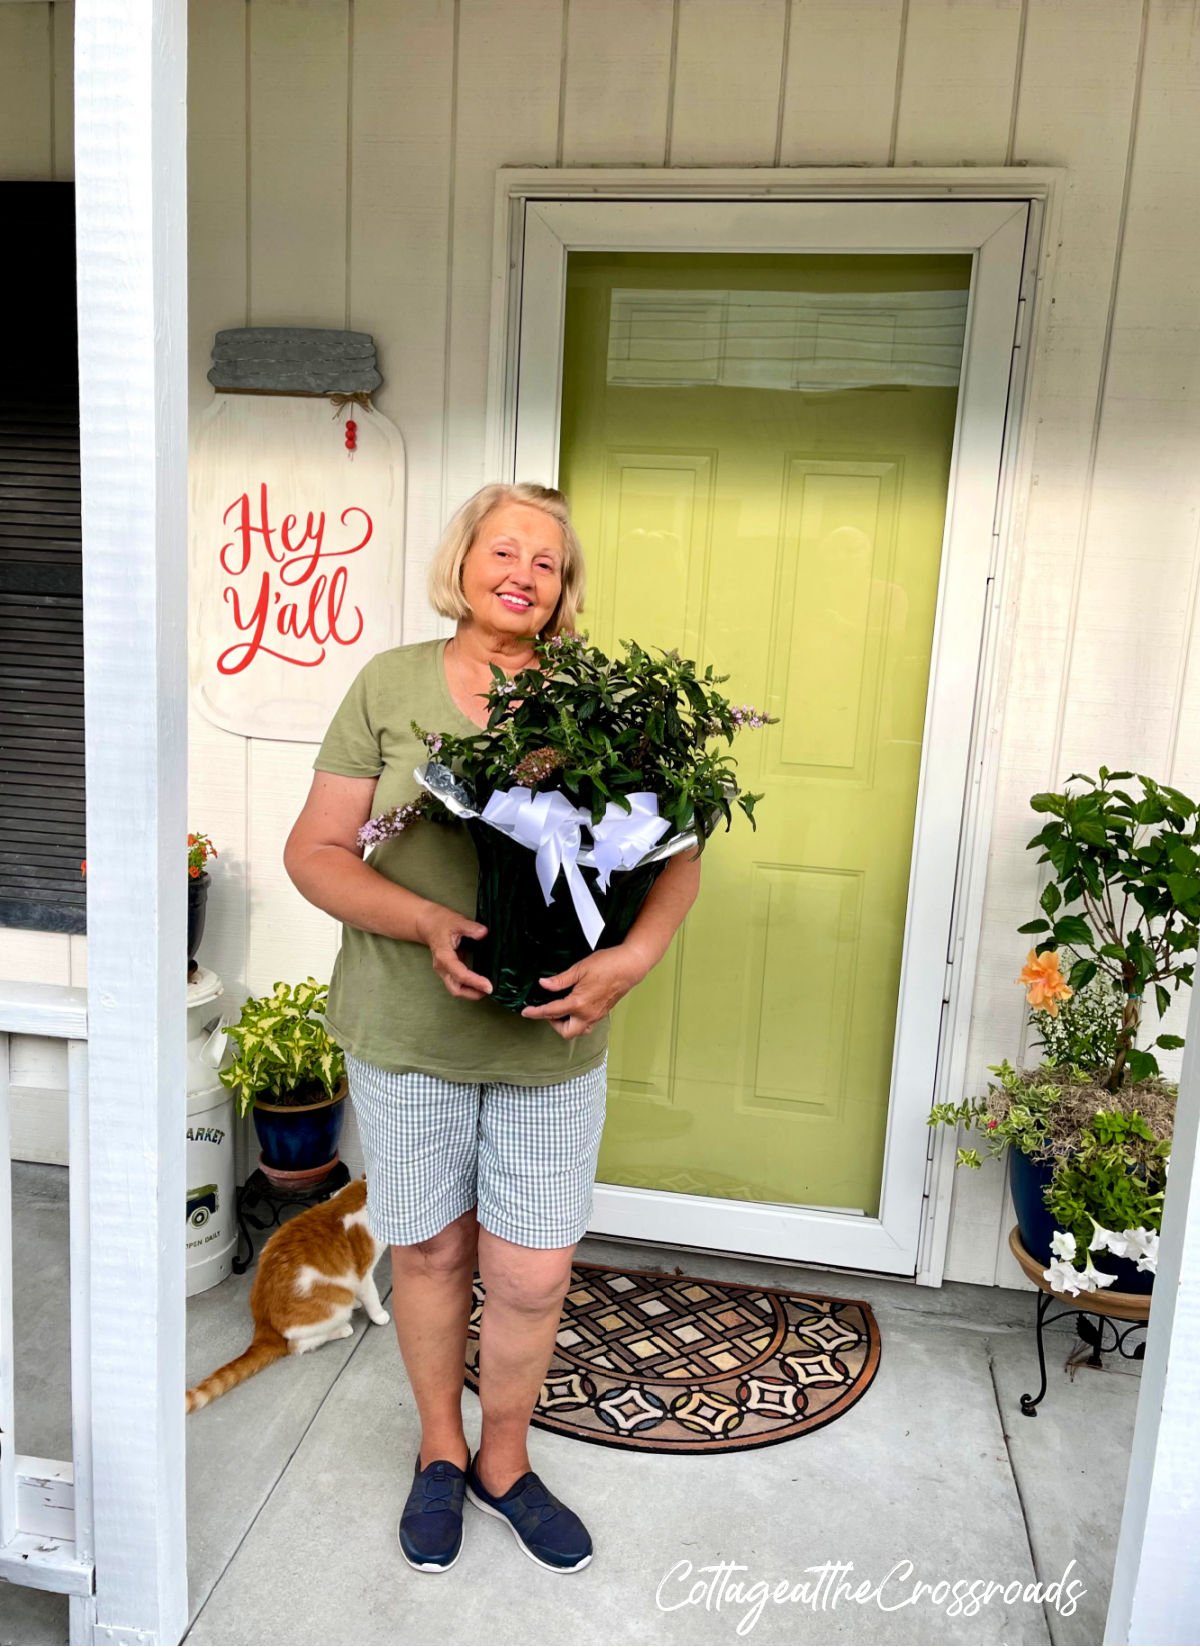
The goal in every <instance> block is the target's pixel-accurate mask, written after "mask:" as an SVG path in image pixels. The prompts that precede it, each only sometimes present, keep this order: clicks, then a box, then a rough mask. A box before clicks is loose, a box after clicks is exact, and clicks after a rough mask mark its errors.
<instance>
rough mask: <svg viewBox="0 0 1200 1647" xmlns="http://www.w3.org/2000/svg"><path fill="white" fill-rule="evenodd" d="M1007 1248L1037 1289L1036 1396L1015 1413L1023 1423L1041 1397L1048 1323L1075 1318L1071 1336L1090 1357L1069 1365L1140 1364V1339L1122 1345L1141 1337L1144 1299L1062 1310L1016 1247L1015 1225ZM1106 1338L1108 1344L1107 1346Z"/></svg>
mask: <svg viewBox="0 0 1200 1647" xmlns="http://www.w3.org/2000/svg"><path fill="white" fill-rule="evenodd" d="M1008 1244H1009V1246H1010V1248H1011V1249H1012V1252H1013V1256H1014V1257H1015V1258H1016V1260H1017V1262H1018V1263H1019V1264H1020V1266H1021V1268H1022V1269H1023V1270H1024V1271H1025V1274H1026V1275H1027V1276H1028V1277H1029V1279H1030V1280H1031V1281H1032V1282H1033V1284H1034V1285H1035V1286H1036V1287H1037V1288H1038V1292H1039V1296H1038V1301H1037V1353H1038V1374H1039V1377H1040V1379H1041V1382H1040V1383H1039V1385H1038V1391H1037V1394H1036V1395H1023V1396H1022V1397H1021V1411H1022V1413H1024V1415H1025V1417H1026V1418H1036V1417H1037V1410H1038V1406H1039V1404H1040V1402H1041V1400H1042V1398H1043V1396H1044V1395H1045V1393H1046V1382H1047V1379H1046V1345H1045V1342H1044V1339H1043V1336H1042V1335H1043V1332H1044V1329H1045V1328H1046V1327H1047V1326H1049V1325H1050V1324H1051V1323H1052V1322H1055V1321H1062V1320H1063V1319H1064V1318H1065V1317H1067V1316H1071V1315H1073V1316H1074V1317H1075V1331H1076V1334H1077V1335H1078V1337H1079V1338H1080V1339H1082V1341H1083V1343H1085V1344H1086V1345H1088V1347H1089V1350H1090V1354H1089V1355H1088V1356H1087V1358H1086V1360H1084V1359H1083V1358H1082V1357H1080V1356H1079V1354H1078V1352H1076V1353H1075V1354H1074V1355H1073V1356H1072V1357H1071V1358H1070V1360H1071V1364H1072V1365H1075V1366H1078V1365H1083V1366H1088V1367H1101V1366H1103V1365H1104V1363H1103V1361H1102V1360H1101V1356H1104V1355H1109V1354H1111V1353H1112V1352H1113V1351H1114V1350H1116V1351H1117V1352H1118V1353H1119V1354H1121V1355H1123V1356H1124V1357H1125V1359H1126V1360H1127V1361H1140V1360H1141V1359H1142V1357H1143V1356H1144V1355H1145V1353H1146V1343H1145V1339H1144V1338H1142V1339H1139V1340H1138V1341H1137V1342H1136V1343H1135V1344H1134V1345H1133V1347H1132V1349H1126V1348H1125V1342H1126V1340H1127V1339H1128V1338H1129V1337H1130V1336H1131V1335H1132V1334H1133V1333H1144V1332H1145V1330H1146V1325H1147V1322H1148V1320H1149V1317H1150V1300H1151V1294H1150V1293H1111V1292H1110V1293H1101V1294H1099V1295H1098V1296H1097V1298H1096V1301H1095V1303H1094V1304H1093V1306H1092V1307H1091V1308H1090V1309H1088V1308H1082V1307H1080V1306H1079V1305H1077V1304H1075V1305H1072V1304H1068V1303H1067V1302H1066V1299H1065V1298H1064V1296H1063V1294H1062V1293H1058V1292H1053V1291H1052V1290H1051V1288H1050V1286H1049V1283H1048V1282H1047V1281H1046V1278H1045V1276H1044V1275H1043V1274H1042V1269H1043V1267H1044V1266H1042V1265H1041V1264H1039V1263H1038V1262H1037V1260H1036V1259H1034V1258H1031V1257H1030V1255H1029V1253H1028V1252H1027V1251H1026V1250H1025V1247H1024V1245H1023V1244H1022V1241H1021V1236H1020V1232H1019V1230H1018V1229H1017V1227H1016V1225H1014V1226H1013V1228H1012V1229H1011V1230H1010V1232H1009V1237H1008ZM1055 1304H1061V1305H1063V1306H1064V1307H1063V1308H1062V1309H1060V1310H1059V1311H1058V1312H1057V1313H1056V1314H1055V1315H1051V1314H1050V1313H1049V1312H1050V1310H1051V1308H1052V1307H1053V1306H1054V1305H1055ZM1110 1334H1111V1336H1112V1342H1111V1343H1109V1342H1108V1337H1109V1335H1110Z"/></svg>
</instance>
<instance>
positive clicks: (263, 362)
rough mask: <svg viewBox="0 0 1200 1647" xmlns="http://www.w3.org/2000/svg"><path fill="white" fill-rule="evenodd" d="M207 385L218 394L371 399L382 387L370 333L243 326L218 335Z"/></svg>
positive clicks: (319, 328) (290, 327) (317, 328)
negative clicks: (243, 392) (362, 396)
mask: <svg viewBox="0 0 1200 1647" xmlns="http://www.w3.org/2000/svg"><path fill="white" fill-rule="evenodd" d="M212 358H213V363H212V366H211V367H210V368H209V373H208V381H209V382H210V383H211V384H212V386H213V388H214V389H244V390H258V391H259V392H260V393H265V394H271V393H274V394H283V395H286V394H295V395H351V394H364V393H366V394H369V393H370V392H371V391H372V390H373V389H378V387H379V385H380V384H381V383H382V382H383V379H382V377H381V376H380V375H379V370H378V368H377V366H376V364H375V339H374V338H373V337H372V336H371V334H370V332H343V331H335V330H333V329H332V328H326V327H317V326H238V327H234V328H232V329H231V330H229V331H224V332H218V333H217V335H216V338H215V340H214V342H213V352H212Z"/></svg>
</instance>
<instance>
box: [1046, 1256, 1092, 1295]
mask: <svg viewBox="0 0 1200 1647" xmlns="http://www.w3.org/2000/svg"><path fill="white" fill-rule="evenodd" d="M1042 1275H1043V1277H1044V1278H1045V1279H1046V1280H1047V1281H1049V1283H1050V1285H1051V1286H1052V1287H1053V1288H1054V1291H1055V1292H1069V1293H1070V1294H1071V1296H1072V1297H1074V1296H1075V1295H1076V1294H1077V1293H1078V1292H1079V1291H1080V1290H1081V1289H1082V1288H1083V1287H1084V1285H1085V1283H1084V1280H1083V1277H1082V1275H1081V1274H1080V1272H1079V1271H1078V1270H1077V1269H1076V1268H1075V1266H1074V1264H1069V1263H1067V1261H1066V1259H1065V1258H1055V1259H1052V1260H1051V1263H1050V1268H1049V1269H1048V1270H1043V1271H1042Z"/></svg>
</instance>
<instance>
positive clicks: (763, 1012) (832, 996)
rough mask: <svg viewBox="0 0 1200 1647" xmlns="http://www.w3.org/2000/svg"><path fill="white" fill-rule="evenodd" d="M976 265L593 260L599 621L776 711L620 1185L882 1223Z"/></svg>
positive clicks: (611, 1177) (575, 404)
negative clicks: (758, 794)
mask: <svg viewBox="0 0 1200 1647" xmlns="http://www.w3.org/2000/svg"><path fill="white" fill-rule="evenodd" d="M971 264H972V259H971V257H970V255H969V254H962V255H946V254H942V253H939V254H929V255H902V256H901V255H897V256H892V255H886V254H847V255H842V254H829V255H825V254H821V255H816V254H810V253H804V254H734V255H723V254H701V255H696V254H692V253H686V254H685V253H669V252H664V253H641V252H637V253H635V252H628V253H612V252H586V253H572V254H570V257H569V260H568V271H567V305H566V330H565V341H564V387H563V412H562V429H561V454H562V455H561V467H560V485H561V486H562V488H563V490H564V491H565V492H566V493H567V494H568V496H569V498H570V500H571V505H572V510H573V514H574V518H575V522H576V525H577V527H578V530H579V533H580V536H581V538H582V540H583V543H584V546H585V549H586V552H587V564H588V598H587V607H586V611H585V614H584V618H583V621H582V627H583V629H584V630H585V631H586V632H587V633H588V634H589V635H590V637H591V639H592V640H593V641H594V642H595V643H596V644H597V645H599V646H601V647H602V648H604V649H605V650H606V651H611V650H614V649H615V648H616V647H617V646H618V643H619V642H620V641H623V640H630V639H633V640H637V641H639V642H640V643H641V644H643V645H648V646H660V647H663V648H670V647H676V648H678V649H679V651H681V652H682V653H683V654H684V655H685V656H687V657H690V658H694V659H696V660H697V661H698V662H699V663H700V664H701V665H704V664H708V663H711V664H712V665H713V666H714V669H715V670H716V671H717V672H718V673H723V674H727V675H728V676H729V679H728V681H726V682H725V684H724V685H723V686H722V691H723V692H724V693H725V694H726V696H727V697H728V698H729V699H730V700H731V701H732V702H733V703H735V704H736V703H749V704H754V705H755V706H757V707H760V708H765V709H767V710H768V711H769V712H770V713H771V714H773V715H777V716H779V724H778V725H776V726H772V727H769V728H766V729H763V730H760V731H746V732H744V733H742V734H741V735H740V736H739V738H738V739H737V740H736V741H735V743H734V746H733V753H734V755H735V756H736V757H737V760H738V770H739V779H740V782H741V783H742V785H743V786H744V787H746V788H748V789H752V790H756V791H763V792H764V796H765V798H764V799H763V801H762V802H761V803H760V807H759V813H758V818H757V823H758V828H757V831H754V830H752V829H751V827H750V824H749V822H748V821H747V820H746V818H745V817H744V816H743V815H742V814H741V813H740V811H739V812H736V813H735V818H734V825H733V828H732V829H731V830H730V831H728V832H726V831H725V830H724V829H721V830H719V831H718V833H717V834H716V835H714V836H713V837H712V839H711V840H710V841H709V843H708V846H707V847H706V849H705V852H704V856H703V859H702V876H701V892H700V897H699V898H698V900H697V902H696V904H695V905H694V906H693V908H692V910H691V912H690V914H689V915H688V918H687V921H686V923H685V925H684V928H683V929H682V930H681V932H679V933H677V934H676V937H675V940H674V942H673V943H672V946H671V948H670V950H669V951H668V953H667V955H666V956H665V958H664V959H663V961H662V962H661V963H660V964H659V966H658V967H657V968H656V969H655V971H654V972H652V973H651V974H650V976H649V978H647V979H646V980H645V981H644V982H643V983H642V984H641V985H640V986H639V987H638V989H637V990H635V991H634V992H633V993H632V994H631V995H629V996H627V997H626V999H625V1000H624V1001H623V1002H622V1003H621V1004H620V1005H619V1006H618V1007H617V1008H616V1010H615V1012H614V1014H613V1020H612V1034H611V1041H610V1054H609V1099H608V1123H607V1126H606V1129H605V1134H604V1144H603V1148H602V1151H601V1155H600V1163H599V1169H598V1173H597V1176H598V1178H599V1179H600V1180H601V1181H602V1182H606V1183H612V1184H624V1185H632V1186H636V1187H640V1188H647V1189H654V1190H667V1191H674V1192H678V1193H684V1194H692V1195H701V1196H704V1195H707V1196H721V1197H730V1198H733V1199H743V1200H750V1201H766V1202H778V1203H783V1204H787V1205H792V1206H796V1205H802V1206H811V1207H828V1208H837V1209H840V1210H853V1211H861V1212H863V1213H864V1214H867V1215H871V1216H874V1215H877V1213H878V1210H879V1194H880V1184H881V1179H882V1162H883V1144H884V1126H885V1120H886V1115H887V1102H888V1089H889V1083H890V1076H891V1066H892V1046H893V1039H894V1034H895V1026H896V1014H897V998H898V990H899V979H900V959H901V949H902V943H903V936H904V915H905V905H906V901H907V894H908V880H909V865H910V860H911V856H912V836H913V824H914V818H915V813H916V798H917V779H918V773H919V768H920V760H921V744H922V736H923V729H924V719H925V697H926V691H927V687H928V679H929V659H930V646H931V639H932V633H933V620H934V610H935V605H936V599H937V589H938V575H939V566H940V557H941V545H942V533H943V527H944V523H945V507H946V493H947V485H948V480H949V473H950V460H951V449H952V445H953V437H954V426H955V415H956V409H957V402H958V382H959V368H960V362H961V357H962V344H963V335H964V326H965V318H966V306H967V295H968V289H969V286H970V279H971ZM718 747H720V748H722V749H723V748H725V747H726V746H725V745H724V743H723V741H721V740H718ZM947 872H948V873H949V872H951V866H947Z"/></svg>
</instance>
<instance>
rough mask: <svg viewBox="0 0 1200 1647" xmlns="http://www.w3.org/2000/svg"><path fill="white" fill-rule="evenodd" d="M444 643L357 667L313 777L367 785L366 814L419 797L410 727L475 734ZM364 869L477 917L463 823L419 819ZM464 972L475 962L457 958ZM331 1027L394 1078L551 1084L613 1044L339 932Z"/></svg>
mask: <svg viewBox="0 0 1200 1647" xmlns="http://www.w3.org/2000/svg"><path fill="white" fill-rule="evenodd" d="M445 645H446V642H445V640H444V639H437V640H431V641H418V642H417V643H416V644H415V645H412V646H396V647H393V648H392V649H391V650H390V651H388V652H380V653H378V654H377V655H376V656H375V657H373V658H372V659H371V661H370V662H369V663H367V664H366V665H364V667H363V668H362V670H361V671H360V672H359V674H358V677H357V679H356V680H355V681H354V683H353V685H352V686H351V688H350V690H349V691H348V692H347V694H346V696H345V698H344V699H343V701H342V703H341V705H340V707H339V708H338V711H337V713H336V714H335V715H334V717H333V720H332V721H331V722H330V726H329V730H328V732H327V733H326V734H325V740H324V742H323V743H322V745H321V748H320V752H319V753H318V755H317V758H316V760H315V761H314V762H313V767H314V769H315V770H317V771H320V772H334V773H338V774H340V775H341V776H343V777H347V778H374V777H376V776H377V777H378V778H379V782H378V784H377V785H376V787H375V798H374V800H373V802H372V804H371V815H372V817H374V816H376V815H377V814H379V813H380V812H387V811H389V810H390V809H391V808H392V807H394V806H403V805H404V804H405V803H406V802H408V801H413V800H415V799H416V798H417V796H418V795H420V794H421V792H422V791H421V788H420V785H419V784H418V783H417V781H416V779H415V778H414V777H413V769H414V768H415V767H418V766H422V765H424V763H425V762H426V761H427V760H428V759H429V752H428V750H427V749H426V748H425V746H424V745H423V744H422V743H420V742H419V740H418V739H417V737H416V734H415V733H414V732H413V730H412V727H411V725H410V724H409V723H410V722H411V721H414V720H415V721H416V722H417V724H418V726H421V727H423V728H424V730H425V731H426V732H444V733H449V734H452V735H454V736H456V737H461V736H464V735H465V734H468V733H471V732H475V733H478V731H479V727H478V726H476V725H475V723H474V722H473V721H471V720H469V719H468V717H467V716H466V715H464V714H463V712H462V710H461V709H460V708H459V707H458V705H457V704H456V703H455V701H454V699H453V698H452V697H451V695H450V686H449V683H448V681H447V680H446V674H445V666H444V664H443V662H442V653H443V651H444V650H445ZM366 862H367V863H368V864H369V865H370V866H371V868H372V869H375V870H378V872H379V873H380V874H381V875H385V876H386V877H387V879H388V880H389V881H394V882H396V884H397V885H399V886H405V887H408V888H409V890H410V891H412V892H417V893H419V894H420V895H421V896H422V897H423V898H431V899H433V901H434V902H435V903H439V904H445V905H446V906H447V907H448V908H450V909H456V910H458V911H459V913H460V914H462V915H468V916H471V917H474V914H475V891H476V882H477V879H478V874H479V859H478V855H477V854H476V851H475V845H474V842H473V841H472V840H471V836H470V833H469V832H468V830H467V828H466V826H465V825H464V824H461V823H454V824H445V825H444V824H436V823H433V822H431V821H430V820H429V819H428V818H419V819H417V821H416V822H415V823H412V824H410V825H409V827H408V828H407V829H406V830H405V831H404V833H403V834H401V835H398V836H394V837H393V838H392V839H391V840H388V841H382V842H381V843H380V844H379V845H378V846H376V847H373V848H372V849H371V851H370V852H369V853H368V854H367V857H366ZM464 959H466V961H467V964H468V965H470V953H469V951H468V952H467V955H466V956H465V957H464ZM327 1018H328V1022H329V1026H330V1029H331V1030H332V1032H333V1034H334V1037H335V1039H336V1040H337V1041H338V1042H339V1044H340V1045H341V1046H342V1047H343V1049H344V1050H345V1051H347V1052H349V1053H351V1054H353V1056H354V1057H355V1058H360V1059H362V1060H363V1061H364V1062H365V1063H371V1064H376V1065H378V1066H379V1067H381V1068H383V1069H390V1070H420V1071H423V1072H424V1073H425V1074H427V1075H438V1076H441V1077H442V1078H443V1079H445V1080H448V1081H507V1082H510V1083H512V1084H514V1085H519V1086H549V1085H551V1084H553V1083H554V1082H556V1081H566V1080H569V1079H570V1078H571V1077H572V1076H575V1075H579V1074H581V1073H582V1072H583V1071H584V1070H587V1069H592V1068H593V1067H594V1066H595V1065H597V1064H599V1063H600V1061H601V1060H602V1059H603V1057H604V1054H605V1052H606V1050H607V1047H608V1030H609V1019H608V1017H607V1016H605V1017H604V1018H601V1019H600V1020H599V1022H598V1023H596V1024H595V1025H594V1026H593V1027H592V1030H591V1032H590V1033H589V1034H587V1035H578V1036H575V1037H573V1038H572V1039H571V1040H564V1039H563V1037H562V1036H561V1035H559V1033H558V1031H557V1030H555V1029H554V1028H553V1027H552V1026H551V1024H550V1022H549V1021H548V1020H545V1019H537V1018H522V1017H521V1015H520V1013H519V1012H510V1011H509V1010H508V1009H507V1008H506V1007H502V1006H498V1005H497V1004H496V1003H495V1002H494V1001H489V1000H487V999H481V1000H477V1001H468V1000H464V999H462V998H461V997H459V996H455V995H451V994H450V992H449V990H448V989H447V988H446V986H445V984H444V983H443V982H442V980H441V978H440V977H439V976H438V974H437V973H436V972H435V971H434V970H433V965H432V960H431V957H430V953H429V950H428V949H427V948H426V946H425V945H424V944H419V943H409V942H407V941H406V940H404V939H399V938H384V937H380V936H379V935H378V934H376V933H373V932H363V931H361V930H360V929H359V928H358V927H353V926H346V925H343V927H342V942H341V948H340V950H339V951H338V957H337V960H336V962H335V963H334V968H333V976H332V978H331V980H330V986H329V1008H328V1012H327Z"/></svg>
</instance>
